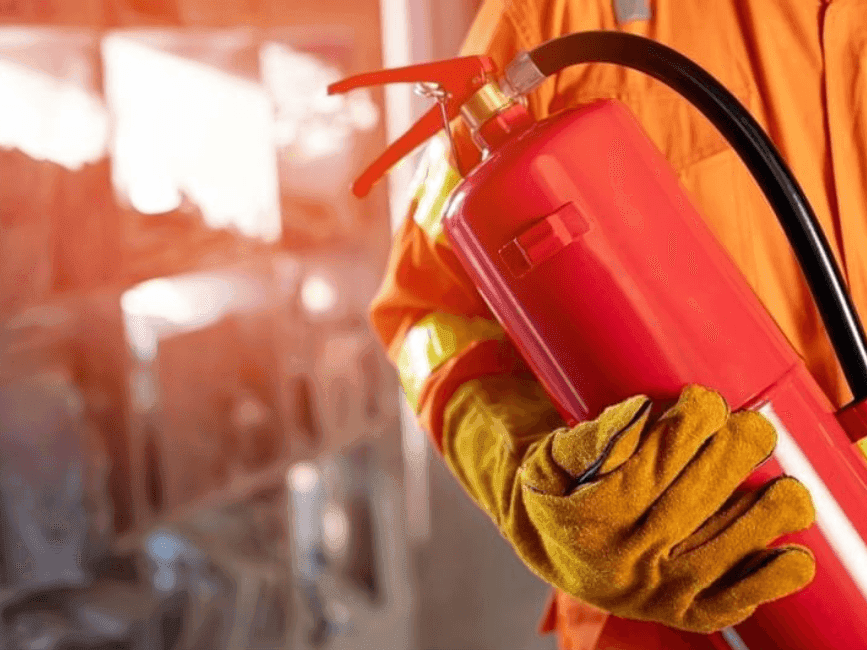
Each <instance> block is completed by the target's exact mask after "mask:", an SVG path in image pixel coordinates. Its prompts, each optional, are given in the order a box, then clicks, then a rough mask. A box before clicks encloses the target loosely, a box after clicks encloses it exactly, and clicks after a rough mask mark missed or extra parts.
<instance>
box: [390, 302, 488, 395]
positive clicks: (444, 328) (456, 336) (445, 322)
mask: <svg viewBox="0 0 867 650" xmlns="http://www.w3.org/2000/svg"><path fill="white" fill-rule="evenodd" d="M503 336H504V334H503V329H502V328H501V327H500V325H499V324H498V323H496V322H495V321H491V320H487V319H485V318H466V317H464V316H456V315H454V314H445V313H433V314H428V315H427V316H425V317H424V318H422V319H421V320H420V321H419V322H418V323H416V324H415V325H414V326H413V327H412V328H411V329H410V330H409V332H407V335H406V338H404V341H403V346H402V347H401V350H400V354H399V355H398V360H397V369H398V374H399V375H400V383H401V385H402V386H403V390H404V393H406V397H407V399H408V400H409V403H410V404H411V405H412V407H413V408H414V409H416V410H418V402H419V398H420V396H421V391H422V388H423V387H424V383H425V381H426V380H427V379H428V377H430V376H431V374H433V372H434V371H435V370H436V369H437V368H439V367H440V366H441V365H443V364H444V363H445V362H446V361H448V360H449V359H451V358H452V357H454V356H455V355H457V354H459V353H460V352H462V351H464V350H465V349H466V348H467V346H469V345H470V344H471V343H473V342H474V341H488V340H492V339H501V338H503Z"/></svg>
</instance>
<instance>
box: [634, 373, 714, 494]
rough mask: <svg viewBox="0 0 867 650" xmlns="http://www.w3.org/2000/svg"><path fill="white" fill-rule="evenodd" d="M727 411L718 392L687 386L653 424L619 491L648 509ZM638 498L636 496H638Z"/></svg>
mask: <svg viewBox="0 0 867 650" xmlns="http://www.w3.org/2000/svg"><path fill="white" fill-rule="evenodd" d="M728 416H729V408H728V405H727V404H726V402H725V400H724V399H723V398H722V396H721V395H719V393H716V392H714V391H710V390H707V389H705V388H702V387H701V386H695V385H690V386H687V387H686V388H684V390H683V391H682V392H681V395H680V399H679V400H678V401H677V404H675V405H674V406H673V407H672V408H671V409H669V410H668V411H666V412H665V413H664V414H663V415H662V417H660V418H659V420H657V422H656V423H654V425H653V427H652V428H651V430H650V432H649V434H648V435H647V436H646V437H645V439H644V440H643V441H642V442H641V445H640V447H639V449H638V451H637V452H636V454H635V462H634V463H632V464H631V465H630V466H629V467H628V468H626V467H624V469H623V472H624V476H623V479H622V481H623V482H622V486H621V489H622V490H623V492H624V493H626V494H634V495H636V498H637V499H640V500H641V501H642V503H641V504H638V505H640V506H641V507H648V506H650V504H651V503H653V502H654V501H656V499H657V498H658V497H659V495H660V494H661V493H662V492H663V491H664V490H665V489H666V488H667V487H668V486H669V485H670V484H671V483H672V481H673V480H674V479H675V478H676V477H677V475H678V474H680V473H681V472H682V471H683V468H684V467H686V465H687V464H689V462H690V461H691V460H692V459H693V458H694V457H695V455H696V454H697V453H698V451H699V450H700V449H701V448H702V446H703V445H704V444H705V442H706V441H707V440H708V438H710V437H711V436H713V435H714V434H715V433H716V432H717V431H719V430H720V429H721V428H722V427H723V426H724V425H725V423H726V419H727V418H728ZM638 495H640V496H638Z"/></svg>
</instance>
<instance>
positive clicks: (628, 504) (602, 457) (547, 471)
mask: <svg viewBox="0 0 867 650" xmlns="http://www.w3.org/2000/svg"><path fill="white" fill-rule="evenodd" d="M558 419H559V418H558V416H557V414H556V411H554V410H553V407H552V406H551V404H550V401H549V400H548V399H547V397H546V396H545V395H544V393H543V392H542V390H541V387H540V386H539V385H538V383H537V382H535V381H532V380H526V379H519V378H516V377H510V376H499V377H488V378H482V379H479V380H474V381H471V382H468V383H467V384H465V385H464V386H462V387H461V388H460V389H459V390H458V391H457V392H456V394H455V395H454V396H453V397H452V399H451V401H450V402H449V404H448V406H447V408H446V413H445V418H444V431H443V444H444V449H443V450H444V453H445V456H446V460H447V462H448V463H449V465H450V467H451V468H452V471H453V472H454V473H455V474H456V476H457V477H458V478H459V479H460V480H461V482H462V483H463V484H464V486H465V487H466V488H467V490H468V491H469V492H470V494H471V496H473V497H474V498H475V499H476V501H477V502H478V503H479V504H480V505H481V506H482V507H483V508H484V509H485V510H487V511H488V513H489V514H490V515H491V516H492V518H493V519H494V521H495V522H496V523H497V525H498V527H499V529H500V531H501V532H502V534H503V535H504V536H505V537H506V538H507V539H508V540H509V541H510V542H511V544H512V545H513V547H514V548H515V550H516V551H517V553H518V555H519V556H520V557H521V558H522V559H523V561H524V562H525V563H526V564H527V565H528V566H529V567H530V569H532V570H533V571H534V572H535V573H537V574H538V575H539V576H541V577H542V578H543V579H545V580H546V581H548V582H549V583H551V584H553V585H555V586H556V587H558V588H560V589H562V590H563V591H565V592H566V593H568V594H570V595H572V596H574V597H576V598H578V599H580V600H583V601H585V602H587V603H590V604H592V605H595V606H597V607H599V608H601V609H604V610H606V611H608V612H611V613H612V614H615V615H617V616H621V617H624V618H632V619H640V620H648V621H656V622H659V623H663V624H666V625H669V626H671V627H675V628H680V629H684V630H690V631H694V632H712V631H715V630H718V629H721V628H723V627H725V626H728V625H732V624H735V623H738V622H740V621H742V620H744V619H745V618H747V617H748V616H749V615H750V614H751V613H752V612H753V611H754V610H755V608H756V607H757V606H758V605H760V604H762V603H764V602H768V601H771V600H775V599H777V598H781V597H783V596H785V595H787V594H790V593H792V592H795V591H797V590H799V589H801V588H802V587H804V586H805V585H807V584H808V583H809V582H810V581H811V580H812V578H813V575H814V572H815V562H814V559H813V555H812V553H811V552H810V551H809V549H807V548H804V547H801V546H795V545H788V546H783V547H779V548H769V546H768V545H769V544H770V543H772V542H773V541H774V540H775V539H776V538H778V537H779V536H781V535H783V534H786V533H790V532H794V531H798V530H802V529H804V528H807V527H808V526H810V525H811V524H812V522H813V520H814V514H815V513H814V510H813V505H812V501H811V499H810V495H809V493H808V492H807V490H806V488H805V487H804V486H803V485H802V484H801V483H799V482H798V481H797V480H795V479H794V478H791V477H783V478H780V479H777V480H774V481H772V482H770V483H769V484H767V485H765V486H763V487H762V488H760V489H758V490H755V491H750V492H738V491H737V490H738V486H739V485H740V484H741V483H742V481H743V480H744V479H745V478H746V477H747V476H748V475H749V474H750V473H752V471H753V469H754V468H755V467H756V466H757V465H759V464H761V463H762V462H763V461H764V460H766V459H767V458H768V457H769V456H770V454H771V452H772V450H773V448H774V446H775V444H776V433H775V431H774V429H773V427H772V426H771V424H770V423H769V422H768V421H767V420H766V419H765V418H764V417H763V416H761V415H760V414H757V413H753V412H748V411H744V412H738V413H735V414H731V413H730V412H729V408H728V406H727V405H726V403H725V401H724V400H723V399H722V397H721V396H720V395H718V394H717V393H715V392H713V391H709V390H706V389H704V388H701V387H698V386H689V387H687V388H685V389H684V390H683V392H682V394H681V395H680V399H679V400H678V402H677V403H676V404H675V405H674V406H673V407H671V408H670V409H668V410H667V411H666V412H665V413H663V414H662V415H661V416H660V417H658V418H653V417H651V402H650V400H649V399H648V398H646V397H643V396H637V397H633V398H631V399H628V400H625V401H623V402H621V403H619V404H617V405H615V406H612V407H610V408H608V409H606V410H605V411H604V412H603V413H602V414H601V415H600V416H599V417H598V418H597V419H596V420H593V421H590V422H585V423H582V424H580V425H578V426H576V427H575V428H573V429H569V428H564V427H562V421H560V422H559V427H560V428H557V427H558V424H557V422H558Z"/></svg>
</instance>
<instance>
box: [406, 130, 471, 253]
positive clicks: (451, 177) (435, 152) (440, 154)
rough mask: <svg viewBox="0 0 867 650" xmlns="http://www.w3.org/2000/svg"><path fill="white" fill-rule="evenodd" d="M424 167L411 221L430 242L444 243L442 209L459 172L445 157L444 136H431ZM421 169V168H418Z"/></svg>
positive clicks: (458, 177) (425, 154) (459, 177)
mask: <svg viewBox="0 0 867 650" xmlns="http://www.w3.org/2000/svg"><path fill="white" fill-rule="evenodd" d="M421 167H422V168H424V175H423V176H422V175H421V174H420V175H419V178H424V180H423V181H422V184H421V185H420V187H419V188H418V190H417V192H416V195H415V196H416V201H417V203H416V208H415V213H414V214H413V219H414V221H415V222H416V223H417V224H418V225H419V227H420V228H421V229H422V230H423V231H424V232H425V234H427V236H428V237H430V239H431V241H435V242H437V243H439V244H445V243H446V238H445V235H444V233H443V227H442V220H443V208H444V207H445V204H446V200H447V199H448V198H449V195H450V194H451V192H452V190H453V189H454V188H455V187H456V186H457V184H458V183H459V182H460V180H461V176H460V174H458V172H457V170H456V169H455V168H454V167H453V166H452V164H451V162H450V160H449V154H448V144H447V143H446V141H445V136H442V135H440V136H438V137H436V138H433V139H432V140H431V141H430V143H429V144H428V147H427V149H426V150H425V153H424V156H423V158H422V163H421ZM420 171H421V170H420Z"/></svg>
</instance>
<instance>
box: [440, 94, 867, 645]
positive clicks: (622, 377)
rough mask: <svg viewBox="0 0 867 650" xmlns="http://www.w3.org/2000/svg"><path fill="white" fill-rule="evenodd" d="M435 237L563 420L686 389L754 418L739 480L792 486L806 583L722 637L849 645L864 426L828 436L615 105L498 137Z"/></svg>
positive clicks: (784, 354)
mask: <svg viewBox="0 0 867 650" xmlns="http://www.w3.org/2000/svg"><path fill="white" fill-rule="evenodd" d="M444 229H445V232H446V234H447V236H448V238H449V240H450V242H451V244H452V247H453V250H454V252H455V254H456V255H457V257H458V259H459V260H460V261H461V262H462V264H463V266H464V267H465V269H466V270H467V272H468V273H469V275H470V276H471V278H472V279H473V281H474V282H475V284H476V286H477V287H478V288H479V291H480V293H481V295H482V296H483V297H484V299H485V300H486V301H487V303H488V305H489V306H490V308H491V310H492V311H493V313H494V314H495V315H496V317H497V319H498V320H499V321H500V323H501V324H502V325H503V327H504V329H505V330H506V332H507V333H508V334H509V336H510V337H511V339H512V340H513V341H514V343H515V344H516V346H517V347H518V348H519V349H520V351H521V352H522V354H523V356H524V358H525V359H526V360H527V362H528V363H529V365H530V366H531V368H532V369H533V370H534V372H535V373H536V376H537V377H538V378H539V379H540V381H541V382H542V383H543V385H544V386H545V387H546V389H547V391H548V392H549V394H550V396H551V398H552V400H553V401H554V403H555V404H556V405H557V407H558V408H559V410H560V411H561V413H562V414H563V415H564V417H565V418H566V419H567V421H568V422H570V423H573V424H574V423H577V422H579V421H582V420H585V419H588V418H593V417H595V416H596V415H598V414H599V413H600V412H601V410H602V409H604V408H605V407H606V406H609V405H611V404H613V403H615V402H618V401H620V400H623V399H625V398H627V397H629V396H631V395H635V394H646V395H649V396H650V397H652V398H655V399H672V398H674V397H676V396H677V395H678V394H679V392H680V391H681V390H682V388H683V387H684V386H685V385H686V384H690V383H696V384H700V385H703V386H707V387H709V388H713V389H715V390H718V391H719V392H720V393H721V394H722V395H723V396H724V397H725V398H726V400H727V401H728V403H729V405H730V406H731V408H732V410H737V409H741V408H751V409H756V410H758V411H760V412H762V413H764V414H765V415H766V416H767V417H768V418H769V419H770V420H771V421H772V423H773V424H774V425H775V427H776V429H777V432H778V439H779V442H778V447H777V451H776V452H775V454H774V456H773V458H772V459H771V460H770V461H769V462H768V463H766V464H765V465H763V466H762V467H761V468H759V470H757V472H756V473H755V475H754V476H753V477H751V482H752V483H753V484H756V485H758V484H760V483H763V482H765V481H767V480H768V479H770V478H772V477H774V476H779V475H781V474H784V473H785V474H791V475H794V476H796V477H797V478H798V479H800V480H802V481H803V482H804V483H805V484H806V485H807V487H808V488H809V489H810V491H811V493H812V494H813V497H814V500H815V502H816V508H817V524H816V525H815V526H813V527H812V528H811V529H810V530H808V531H806V532H804V533H800V534H797V535H793V536H790V539H787V540H784V541H787V542H788V541H794V542H797V543H803V544H805V545H807V546H808V547H810V549H811V550H812V551H813V552H814V554H815V556H816V559H817V575H816V578H815V580H814V581H813V583H811V585H810V586H809V587H807V588H806V589H804V590H802V591H801V592H798V593H797V594H794V595H792V596H789V597H787V598H784V599H781V600H779V601H776V602H774V603H769V604H767V605H764V606H762V607H760V608H759V609H758V610H757V612H756V614H755V615H754V616H752V617H751V618H749V619H748V620H747V621H746V622H745V623H743V624H742V625H739V626H738V627H737V628H736V630H735V631H734V632H731V633H732V634H736V635H739V642H742V643H743V644H744V645H745V647H748V648H751V649H753V650H757V649H767V648H781V649H782V648H786V649H791V650H801V649H803V650H808V649H809V650H815V649H816V648H846V649H852V650H858V649H862V650H867V545H865V540H867V463H865V459H864V457H863V455H862V454H861V453H860V451H859V450H858V449H857V447H856V446H855V445H854V444H853V443H852V439H855V438H858V437H862V436H863V435H867V431H864V430H862V431H849V432H848V434H847V432H846V431H844V430H843V428H842V427H841V426H840V423H839V422H838V419H837V417H836V416H835V413H834V409H833V406H832V405H831V404H830V402H829V401H828V399H827V397H826V396H825V395H824V393H823V392H822V391H821V389H820V388H819V387H818V385H817V384H816V382H815V380H814V379H813V378H812V376H811V375H810V374H809V372H808V371H807V370H806V368H805V367H804V364H803V361H802V360H801V359H800V357H799V356H798V355H797V354H796V353H795V352H794V350H793V349H792V347H791V345H790V344H789V343H788V341H787V340H786V338H785V337H784V336H783V334H782V333H781V331H780V329H779V327H778V326H777V325H776V324H775V323H774V321H773V319H772V318H771V317H770V316H769V314H768V313H767V311H766V310H765V309H764V307H763V306H762V304H761V302H760V301H759V300H758V298H757V297H756V296H755V294H754V293H753V291H752V290H751V288H750V287H749V285H748V283H747V281H746V279H745V278H744V277H743V275H742V274H741V273H740V271H739V270H738V269H737V267H736V266H735V265H734V263H733V262H732V261H731V259H730V258H729V256H728V254H727V253H726V251H725V250H724V249H723V248H722V246H721V245H720V244H719V243H718V242H717V240H716V239H715V237H714V236H713V233H712V232H711V231H710V229H709V228H708V226H707V224H706V223H705V222H704V220H703V219H702V217H701V216H700V214H699V213H698V212H697V210H696V209H695V208H694V207H693V206H692V204H691V203H690V200H689V199H688V198H687V196H686V193H685V192H684V190H683V188H682V187H681V186H680V184H679V182H678V180H677V176H676V174H675V173H674V171H673V170H672V169H671V167H670V166H669V164H668V163H667V161H666V160H665V158H664V156H663V155H662V154H661V153H660V152H659V151H658V149H657V148H656V147H655V146H654V145H653V143H652V142H651V141H650V139H649V138H648V137H647V136H646V134H645V133H644V132H643V130H642V129H641V127H640V125H639V124H638V123H637V121H636V120H635V118H634V117H633V116H632V114H631V113H630V112H629V110H628V109H627V108H626V107H625V106H623V105H622V104H620V103H619V102H617V101H614V100H604V101H600V102H597V103H594V104H592V105H589V106H585V107H580V108H576V109H572V110H569V111H564V112H563V113H560V114H558V115H556V116H554V117H552V118H549V119H547V120H544V121H541V122H538V123H535V124H533V125H532V126H529V128H526V129H525V130H523V131H522V132H521V133H520V134H519V135H515V136H514V137H511V138H509V139H508V140H507V141H506V142H505V143H504V144H502V145H501V146H500V147H498V148H496V149H494V150H493V151H492V152H491V153H490V155H488V156H487V157H486V159H485V160H483V161H482V163H480V164H479V165H478V166H477V167H476V168H475V169H474V170H473V171H472V172H471V173H470V174H468V175H467V177H466V178H465V179H464V180H463V181H462V183H461V184H460V185H459V186H458V188H457V189H456V190H455V192H454V193H453V195H452V197H451V198H450V201H449V205H448V207H447V211H446V216H445V219H444ZM849 421H852V422H856V423H860V425H861V426H863V422H864V421H865V419H864V418H858V417H850V418H849ZM727 638H729V639H730V638H731V637H727ZM729 645H731V643H730V642H729ZM721 647H726V646H725V645H723V646H721Z"/></svg>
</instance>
